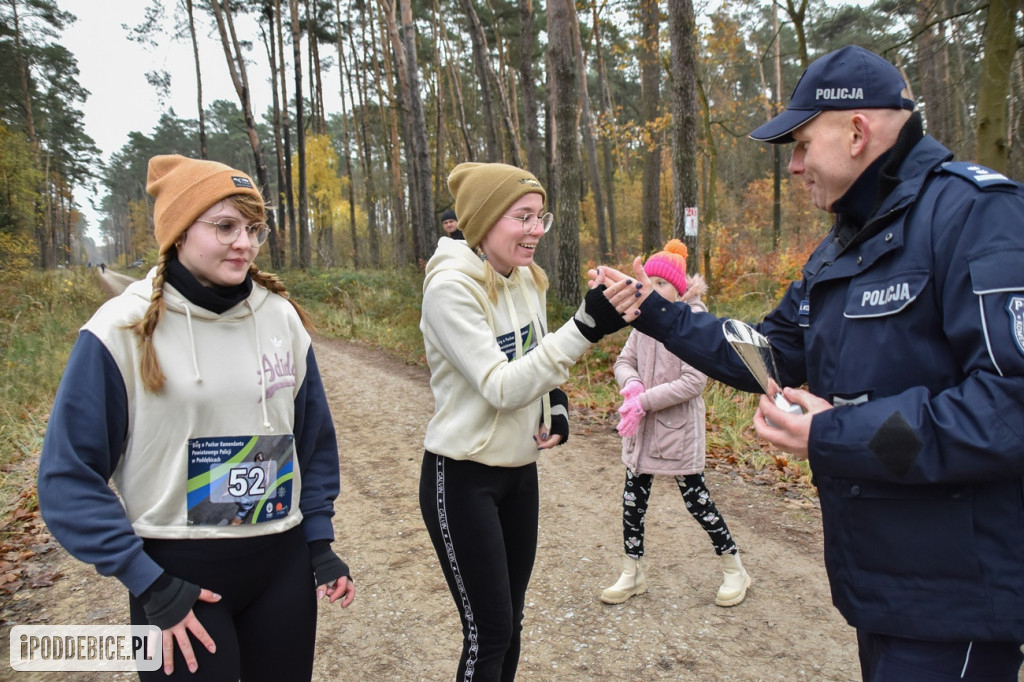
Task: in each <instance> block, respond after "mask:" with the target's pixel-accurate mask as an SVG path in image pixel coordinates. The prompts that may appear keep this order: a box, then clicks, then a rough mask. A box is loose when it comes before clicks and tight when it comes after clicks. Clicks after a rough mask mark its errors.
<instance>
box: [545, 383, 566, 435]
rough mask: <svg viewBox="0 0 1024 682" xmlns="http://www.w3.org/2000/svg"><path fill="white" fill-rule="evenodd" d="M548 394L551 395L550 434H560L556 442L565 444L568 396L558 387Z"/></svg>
mask: <svg viewBox="0 0 1024 682" xmlns="http://www.w3.org/2000/svg"><path fill="white" fill-rule="evenodd" d="M548 395H549V396H551V434H556V433H557V434H558V435H559V436H561V437H562V440H561V441H560V442H559V443H558V444H559V445H565V444H566V443H568V442H569V396H567V395H566V394H565V391H563V390H562V389H560V388H556V389H554V390H553V391H551V393H549V394H548ZM551 434H548V435H551Z"/></svg>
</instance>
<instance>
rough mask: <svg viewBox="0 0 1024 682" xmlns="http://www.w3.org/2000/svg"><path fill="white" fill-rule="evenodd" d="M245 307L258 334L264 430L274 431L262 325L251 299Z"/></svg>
mask: <svg viewBox="0 0 1024 682" xmlns="http://www.w3.org/2000/svg"><path fill="white" fill-rule="evenodd" d="M245 305H246V307H247V308H249V313H250V314H249V317H250V318H251V319H252V326H253V329H254V330H255V333H256V362H257V364H258V365H259V367H258V371H259V374H260V390H261V391H263V399H262V400H260V407H262V408H263V428H265V429H266V430H268V431H273V430H274V427H273V426H271V424H270V416H269V415H268V414H267V377H266V376H264V374H263V348H262V347H261V346H260V325H259V323H258V322H257V321H256V311H255V310H253V309H252V304H251V303H249V299H245Z"/></svg>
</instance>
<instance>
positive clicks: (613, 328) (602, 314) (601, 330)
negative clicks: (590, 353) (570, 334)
mask: <svg viewBox="0 0 1024 682" xmlns="http://www.w3.org/2000/svg"><path fill="white" fill-rule="evenodd" d="M605 288H606V287H605V286H604V285H603V284H602V285H600V286H597V287H594V288H593V289H588V290H587V294H586V296H584V297H583V303H581V304H580V307H579V310H577V311H576V314H575V315H574V316H573V318H572V320H573V322H575V323H576V327H577V328H579V330H580V333H581V334H583V336H585V337H586V339H587V341H590V342H591V343H597V342H598V341H600V340H601V339H602V338H603V337H605V336H607V335H608V334H611V333H612V332H617V331H619V330H620V329H622V328H623V327H625V326H626V321H625V320H623V319H622V315H619V312H618V311H617V310H615V306H613V305H612V304H611V302H610V301H609V300H608V299H607V298H605V297H604V290H605Z"/></svg>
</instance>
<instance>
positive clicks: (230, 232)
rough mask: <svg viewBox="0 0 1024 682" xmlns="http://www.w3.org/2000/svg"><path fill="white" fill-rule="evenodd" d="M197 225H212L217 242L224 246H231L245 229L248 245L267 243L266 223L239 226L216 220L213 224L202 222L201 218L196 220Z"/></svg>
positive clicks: (230, 221) (267, 230) (267, 229)
mask: <svg viewBox="0 0 1024 682" xmlns="http://www.w3.org/2000/svg"><path fill="white" fill-rule="evenodd" d="M196 222H197V223H206V224H207V225H213V226H214V227H216V228H217V229H216V230H215V232H216V234H217V241H219V242H220V243H221V244H223V245H224V246H231V245H232V244H234V243H235V241H236V240H237V239H238V233H239V232H241V231H242V230H243V229H245V236H247V237H248V238H249V244H251V245H252V246H260V245H261V244H263V242H265V241H267V236H268V235H269V234H270V228H269V227H268V226H267V224H266V223H253V224H251V225H239V224H238V223H237V222H235V221H234V220H228V219H226V218H225V219H223V220H218V221H217V222H214V221H212V220H203V219H202V218H196Z"/></svg>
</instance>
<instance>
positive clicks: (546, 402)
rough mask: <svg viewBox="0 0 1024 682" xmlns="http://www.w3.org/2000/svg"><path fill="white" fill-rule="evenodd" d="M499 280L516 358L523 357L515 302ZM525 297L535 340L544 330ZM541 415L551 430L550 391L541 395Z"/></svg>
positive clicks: (506, 287)
mask: <svg viewBox="0 0 1024 682" xmlns="http://www.w3.org/2000/svg"><path fill="white" fill-rule="evenodd" d="M515 276H516V277H519V276H520V273H519V270H518V269H517V270H516V271H515ZM498 279H499V280H500V281H501V290H502V292H503V293H504V294H505V305H506V306H508V310H509V315H511V316H512V336H513V337H514V338H515V340H516V358H521V357H523V339H522V338H521V337H520V336H519V332H520V329H521V328H520V326H519V316H518V315H517V314H516V306H515V302H514V301H513V300H512V292H511V291H509V288H508V282H506V281H505V278H504V277H499V278H498ZM524 298H525V299H526V306H527V307H528V308H529V309H530V316H531V317H532V318H533V324H534V326H535V327H536V330H537V342H538V343H539V342H540V339H541V338H542V337H543V336H544V330H543V328H542V327H541V325H540V318H539V317H538V316H537V306H535V305H534V304H533V300H532V299H531V298H530V296H529V295H528V294H527V295H525V296H524ZM540 403H541V417H542V419H543V421H544V428H545V429H547V430H548V433H550V432H551V393H550V392H548V393H545V394H544V395H543V396H541V399H540Z"/></svg>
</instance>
